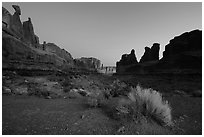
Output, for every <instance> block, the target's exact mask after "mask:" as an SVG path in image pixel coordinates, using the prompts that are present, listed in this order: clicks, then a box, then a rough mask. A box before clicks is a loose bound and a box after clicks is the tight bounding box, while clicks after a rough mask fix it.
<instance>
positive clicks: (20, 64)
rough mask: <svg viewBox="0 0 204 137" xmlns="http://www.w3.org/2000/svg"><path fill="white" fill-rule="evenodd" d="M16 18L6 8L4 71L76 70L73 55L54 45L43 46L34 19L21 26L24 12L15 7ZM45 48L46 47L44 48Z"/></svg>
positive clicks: (3, 18) (3, 40) (4, 18)
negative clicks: (34, 26) (36, 32)
mask: <svg viewBox="0 0 204 137" xmlns="http://www.w3.org/2000/svg"><path fill="white" fill-rule="evenodd" d="M13 8H14V9H15V13H14V15H11V14H10V13H9V12H8V10H7V9H5V8H3V7H2V68H3V69H11V68H12V69H26V70H33V69H38V70H46V69H49V70H50V69H52V70H53V69H66V68H70V67H73V66H74V63H73V58H72V56H71V54H70V53H69V52H67V51H66V50H64V49H61V48H59V47H58V46H57V45H55V44H53V43H47V44H46V43H44V44H39V37H38V36H37V35H35V33H34V28H33V25H32V22H31V19H30V18H28V21H25V22H23V24H22V23H21V20H20V15H21V9H20V7H19V6H17V5H13ZM43 45H44V46H43Z"/></svg>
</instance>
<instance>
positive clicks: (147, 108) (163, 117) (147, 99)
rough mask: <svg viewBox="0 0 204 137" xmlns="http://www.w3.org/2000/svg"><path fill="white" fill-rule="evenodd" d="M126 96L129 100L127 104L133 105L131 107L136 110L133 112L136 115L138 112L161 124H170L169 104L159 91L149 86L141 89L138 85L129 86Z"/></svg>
mask: <svg viewBox="0 0 204 137" xmlns="http://www.w3.org/2000/svg"><path fill="white" fill-rule="evenodd" d="M128 98H129V99H130V100H131V102H128V104H130V105H133V107H132V109H134V111H135V110H136V112H134V114H136V115H137V114H138V112H140V113H142V114H143V115H145V116H147V117H151V118H153V119H154V120H156V121H157V122H159V123H160V124H162V125H164V124H165V125H171V124H172V116H171V108H170V105H169V104H168V101H164V100H163V99H162V95H161V94H160V93H159V92H157V91H155V90H153V89H151V88H148V89H143V88H142V87H141V86H139V85H138V86H137V87H136V88H131V92H130V93H129V94H128Z"/></svg>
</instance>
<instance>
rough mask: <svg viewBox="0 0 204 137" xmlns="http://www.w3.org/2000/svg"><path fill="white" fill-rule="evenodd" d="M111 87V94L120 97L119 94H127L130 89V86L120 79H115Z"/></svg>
mask: <svg viewBox="0 0 204 137" xmlns="http://www.w3.org/2000/svg"><path fill="white" fill-rule="evenodd" d="M110 87H111V90H110V94H111V96H112V97H118V96H119V95H127V93H128V92H129V91H130V87H129V86H128V85H127V84H125V83H124V82H121V81H120V80H118V79H117V80H114V81H113V83H112V84H111V85H110Z"/></svg>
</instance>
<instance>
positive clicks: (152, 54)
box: [140, 43, 160, 63]
mask: <svg viewBox="0 0 204 137" xmlns="http://www.w3.org/2000/svg"><path fill="white" fill-rule="evenodd" d="M159 45H160V44H159V43H154V44H153V46H152V47H151V49H150V48H149V47H145V53H144V55H143V56H142V58H141V59H140V63H144V62H148V61H158V60H159V49H160V47H159Z"/></svg>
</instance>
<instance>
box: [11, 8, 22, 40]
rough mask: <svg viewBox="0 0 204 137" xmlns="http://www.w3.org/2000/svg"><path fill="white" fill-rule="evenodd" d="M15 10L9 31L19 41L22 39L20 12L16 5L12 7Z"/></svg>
mask: <svg viewBox="0 0 204 137" xmlns="http://www.w3.org/2000/svg"><path fill="white" fill-rule="evenodd" d="M12 7H13V8H14V9H15V13H14V14H13V16H12V18H11V31H13V32H14V33H15V34H16V35H17V36H18V38H19V39H22V38H23V25H22V23H21V20H20V15H21V10H20V7H19V6H18V5H12Z"/></svg>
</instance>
